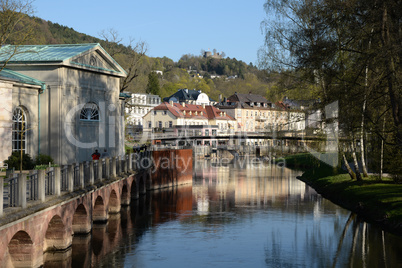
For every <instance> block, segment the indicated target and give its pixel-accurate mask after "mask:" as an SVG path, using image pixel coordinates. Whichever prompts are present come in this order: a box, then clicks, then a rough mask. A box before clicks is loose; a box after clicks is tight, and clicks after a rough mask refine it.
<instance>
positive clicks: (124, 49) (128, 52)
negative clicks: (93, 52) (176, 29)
mask: <svg viewBox="0 0 402 268" xmlns="http://www.w3.org/2000/svg"><path fill="white" fill-rule="evenodd" d="M99 35H100V37H101V38H102V39H103V40H105V44H104V47H105V49H106V51H107V52H108V53H109V54H110V56H112V57H116V56H117V55H119V54H124V55H125V57H126V65H125V66H123V67H124V68H125V69H126V72H127V76H126V77H125V78H124V79H123V80H122V81H121V83H120V92H123V91H125V90H126V89H127V88H128V87H129V86H130V84H131V83H132V82H133V80H134V79H135V78H137V77H138V75H139V70H138V67H139V64H140V61H141V59H142V58H143V56H145V54H146V52H147V50H148V47H147V44H146V43H145V42H144V41H138V42H135V39H133V38H130V40H129V41H128V45H126V46H125V45H123V43H122V42H123V38H122V37H120V34H119V33H118V31H117V30H115V29H113V28H110V29H108V30H103V31H101V32H100V33H99Z"/></svg>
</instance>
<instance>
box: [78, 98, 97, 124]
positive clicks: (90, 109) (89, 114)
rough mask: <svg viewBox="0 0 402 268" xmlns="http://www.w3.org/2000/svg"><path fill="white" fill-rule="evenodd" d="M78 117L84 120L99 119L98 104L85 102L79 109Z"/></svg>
mask: <svg viewBox="0 0 402 268" xmlns="http://www.w3.org/2000/svg"><path fill="white" fill-rule="evenodd" d="M80 119H81V120H86V121H99V108H98V105H97V104H96V103H93V102H88V103H86V104H85V105H84V107H82V109H81V114H80Z"/></svg>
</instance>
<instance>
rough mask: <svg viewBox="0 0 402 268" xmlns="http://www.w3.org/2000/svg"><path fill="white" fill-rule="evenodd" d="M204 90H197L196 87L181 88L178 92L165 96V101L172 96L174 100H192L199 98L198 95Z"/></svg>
mask: <svg viewBox="0 0 402 268" xmlns="http://www.w3.org/2000/svg"><path fill="white" fill-rule="evenodd" d="M201 93H202V92H201V90H200V91H198V90H195V89H187V88H184V89H179V90H178V91H177V92H176V93H174V94H172V95H170V96H169V97H165V98H163V101H166V102H169V101H170V99H171V98H174V99H175V100H174V99H173V101H175V102H176V101H178V102H186V101H191V100H194V101H195V100H197V98H198V95H200V94H201ZM209 100H210V101H213V100H212V99H211V98H209Z"/></svg>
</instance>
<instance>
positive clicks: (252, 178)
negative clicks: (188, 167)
mask: <svg viewBox="0 0 402 268" xmlns="http://www.w3.org/2000/svg"><path fill="white" fill-rule="evenodd" d="M242 161H246V160H239V161H238V162H237V163H236V164H235V165H233V164H231V165H226V166H223V165H221V166H219V165H216V166H213V165H211V163H210V162H206V161H205V162H201V161H199V162H198V164H196V165H195V182H194V184H193V201H194V204H197V211H198V213H199V214H201V215H205V214H206V213H208V211H209V210H212V207H216V205H219V206H229V207H230V206H232V205H233V206H239V205H240V206H241V205H247V204H260V205H271V204H273V203H275V201H276V200H278V201H279V200H283V199H288V200H289V199H290V200H291V199H294V200H303V199H304V198H305V196H306V195H309V194H311V193H314V191H313V190H311V189H310V188H309V187H307V186H306V185H305V184H304V183H303V182H301V181H299V180H295V179H294V178H295V177H296V176H298V175H300V172H298V171H294V170H290V169H287V168H280V167H277V166H275V165H271V164H270V163H262V162H256V161H254V162H253V161H251V162H242ZM309 189H310V190H309ZM310 191H311V192H310ZM218 203H219V204H218Z"/></svg>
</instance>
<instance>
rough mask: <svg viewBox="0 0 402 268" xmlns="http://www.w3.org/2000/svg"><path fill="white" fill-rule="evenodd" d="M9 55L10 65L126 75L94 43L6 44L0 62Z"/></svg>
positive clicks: (1, 51) (0, 52)
mask: <svg viewBox="0 0 402 268" xmlns="http://www.w3.org/2000/svg"><path fill="white" fill-rule="evenodd" d="M13 53H15V54H14V55H13ZM10 55H13V56H12V58H11V59H10V60H9V61H8V64H10V65H13V64H15V65H18V64H32V65H42V64H60V65H67V66H68V65H70V66H75V67H81V68H84V69H92V70H96V71H100V72H108V73H113V74H115V75H118V76H126V72H125V70H124V69H123V68H122V67H121V66H120V65H119V64H118V63H117V62H116V61H115V60H114V59H113V58H112V57H111V56H110V55H109V54H108V53H107V52H106V51H105V50H104V49H103V48H102V47H101V46H100V45H99V44H96V43H89V44H60V45H26V46H18V47H16V46H11V45H7V46H4V47H2V48H1V49H0V62H5V61H6V60H8V58H9V57H10Z"/></svg>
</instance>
